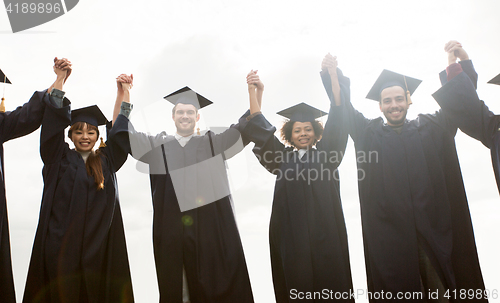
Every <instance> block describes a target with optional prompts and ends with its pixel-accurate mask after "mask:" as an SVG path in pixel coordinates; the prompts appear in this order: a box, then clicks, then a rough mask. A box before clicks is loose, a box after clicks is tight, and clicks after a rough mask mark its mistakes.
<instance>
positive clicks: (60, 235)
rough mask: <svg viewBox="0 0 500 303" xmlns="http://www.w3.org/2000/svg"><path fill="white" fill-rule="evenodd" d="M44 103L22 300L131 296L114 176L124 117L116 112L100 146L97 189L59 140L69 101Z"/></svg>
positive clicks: (122, 155) (120, 159) (122, 147)
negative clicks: (35, 210)
mask: <svg viewBox="0 0 500 303" xmlns="http://www.w3.org/2000/svg"><path fill="white" fill-rule="evenodd" d="M65 102H66V104H67V103H68V102H67V99H65ZM49 104H50V103H47V105H46V110H45V114H44V117H43V121H42V131H41V136H40V155H41V157H42V160H43V162H44V167H43V180H44V189H43V197H42V204H41V209H40V218H39V222H38V228H37V231H36V235H35V240H34V244H33V251H32V255H31V261H30V265H29V269H28V277H27V281H26V287H25V291H24V298H23V302H25V303H32V302H51V303H55V302H69V303H76V302H109V303H115V302H133V301H134V299H133V294H132V284H131V277H130V269H129V263H128V256H127V249H126V243H125V234H124V230H123V222H122V216H121V211H120V204H119V201H118V191H117V189H118V187H117V183H116V175H115V172H116V171H117V170H118V169H119V168H120V167H121V166H122V165H123V163H124V162H125V160H126V159H127V156H128V153H129V149H130V145H129V140H128V138H129V137H128V125H127V124H128V119H127V118H126V117H125V116H123V115H119V116H118V118H117V119H116V121H115V124H114V126H113V128H112V129H111V130H110V132H109V134H108V140H107V141H106V144H107V146H106V147H104V148H101V154H100V157H101V161H102V170H103V174H104V189H102V190H97V187H96V184H95V182H94V178H93V177H92V176H89V175H88V174H87V170H86V167H85V163H84V161H83V158H82V157H81V155H80V154H79V153H78V152H76V151H75V150H72V149H70V148H69V145H68V144H67V143H65V142H64V136H65V133H64V129H65V128H66V127H67V126H68V125H69V124H70V119H71V113H70V106H69V105H66V106H64V107H62V108H60V109H56V108H55V107H53V106H52V105H49Z"/></svg>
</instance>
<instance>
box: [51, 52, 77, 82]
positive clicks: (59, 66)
mask: <svg viewBox="0 0 500 303" xmlns="http://www.w3.org/2000/svg"><path fill="white" fill-rule="evenodd" d="M53 68H54V73H56V75H57V77H58V78H63V79H64V83H65V82H66V80H67V79H68V77H69V75H71V71H72V65H71V61H69V60H68V59H66V58H62V59H58V58H57V57H55V58H54V67H53Z"/></svg>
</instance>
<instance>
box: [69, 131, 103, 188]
mask: <svg viewBox="0 0 500 303" xmlns="http://www.w3.org/2000/svg"><path fill="white" fill-rule="evenodd" d="M85 125H87V129H88V130H93V131H96V132H97V138H99V129H98V128H97V126H94V125H92V124H88V123H86V122H75V124H73V125H71V127H70V128H69V131H68V137H69V138H70V139H71V134H72V132H73V131H76V130H82V129H83V128H84V127H85ZM96 143H97V140H96ZM100 153H101V150H100V149H97V150H96V151H95V152H94V151H91V152H90V155H89V157H88V158H87V162H85V167H86V168H87V174H89V176H92V177H94V181H95V184H96V186H97V190H100V189H103V188H104V175H103V173H102V162H101V157H100V156H99V154H100Z"/></svg>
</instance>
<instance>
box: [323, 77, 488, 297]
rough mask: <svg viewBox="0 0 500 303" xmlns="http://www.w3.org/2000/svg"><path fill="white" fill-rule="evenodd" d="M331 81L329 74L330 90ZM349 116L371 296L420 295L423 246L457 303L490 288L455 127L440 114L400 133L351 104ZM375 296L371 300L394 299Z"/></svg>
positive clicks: (326, 80) (409, 125) (420, 118)
mask: <svg viewBox="0 0 500 303" xmlns="http://www.w3.org/2000/svg"><path fill="white" fill-rule="evenodd" d="M339 77H341V76H339ZM329 81H330V79H329V77H328V75H323V83H324V85H325V88H326V89H327V91H331V88H330V85H329ZM344 110H345V112H344V119H346V121H347V127H348V129H349V134H350V136H351V138H352V139H353V141H354V144H355V149H356V153H357V155H356V156H357V166H358V171H359V174H358V179H359V182H358V189H359V199H360V203H361V220H362V227H363V242H364V248H365V262H366V272H367V279H368V291H370V292H371V293H372V294H376V295H380V294H381V292H382V291H383V292H384V293H385V294H387V293H388V292H390V293H391V295H392V296H393V298H396V296H397V293H398V292H408V293H413V292H415V293H419V292H420V291H421V282H420V273H419V260H418V246H419V245H421V246H422V248H423V249H424V250H425V252H426V254H427V256H428V257H429V259H430V261H431V263H432V264H433V266H434V268H435V269H436V272H437V273H438V274H439V275H440V277H441V279H442V280H444V283H443V284H444V287H445V289H446V288H448V289H451V290H452V291H451V292H450V296H451V299H452V300H451V301H452V302H459V301H460V300H458V299H457V300H454V298H453V290H454V289H456V292H457V293H458V294H459V292H460V290H461V289H466V290H468V289H473V290H474V291H476V290H484V282H483V278H482V274H481V269H480V267H479V261H478V256H477V250H476V244H475V240H474V234H473V230H472V222H471V218H470V213H469V207H468V202H467V197H466V195H465V189H464V185H463V180H462V175H461V171H460V165H459V162H458V156H457V153H456V148H455V141H454V137H455V134H456V131H457V126H456V125H454V124H453V123H452V121H451V120H450V119H449V117H448V116H446V114H445V113H443V112H442V111H438V112H436V113H435V114H420V115H419V116H418V118H417V119H415V120H411V121H408V120H407V121H406V122H405V124H404V126H403V128H402V132H401V134H398V133H396V132H395V131H394V130H393V129H392V128H391V127H390V126H388V125H387V124H385V123H384V121H383V119H382V118H377V119H373V120H370V119H367V118H365V117H364V116H363V115H362V114H361V113H359V112H358V111H356V110H355V109H354V108H353V106H352V104H351V103H350V102H346V103H345V104H344ZM457 297H459V296H458V295H457ZM376 298H380V297H377V296H374V297H373V298H372V300H370V301H371V302H386V301H390V300H388V299H387V296H386V297H385V298H386V299H385V300H384V299H382V300H376ZM407 301H408V302H423V301H425V300H419V299H415V298H413V299H409V300H407ZM470 301H473V302H487V300H484V299H482V300H481V299H478V300H470Z"/></svg>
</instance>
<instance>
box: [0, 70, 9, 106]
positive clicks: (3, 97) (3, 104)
mask: <svg viewBox="0 0 500 303" xmlns="http://www.w3.org/2000/svg"><path fill="white" fill-rule="evenodd" d="M6 81H7V76H6V75H4V77H3V96H2V103H0V113H5V102H4V101H5V82H6Z"/></svg>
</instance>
